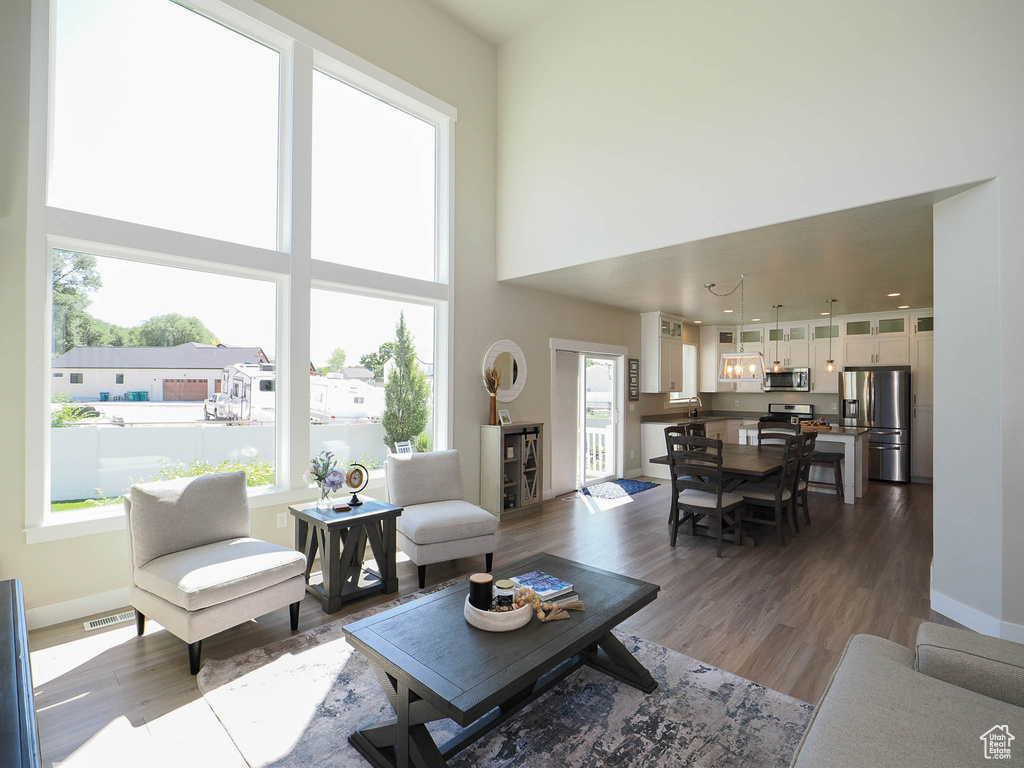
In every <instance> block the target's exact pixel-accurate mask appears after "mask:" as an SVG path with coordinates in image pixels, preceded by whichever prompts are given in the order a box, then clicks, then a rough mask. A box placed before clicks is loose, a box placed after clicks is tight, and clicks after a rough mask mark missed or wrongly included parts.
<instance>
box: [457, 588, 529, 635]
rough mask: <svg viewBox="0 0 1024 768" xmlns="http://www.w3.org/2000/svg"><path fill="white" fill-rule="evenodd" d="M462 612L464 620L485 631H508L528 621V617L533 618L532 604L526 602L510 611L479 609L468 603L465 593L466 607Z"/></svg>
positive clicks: (467, 596)
mask: <svg viewBox="0 0 1024 768" xmlns="http://www.w3.org/2000/svg"><path fill="white" fill-rule="evenodd" d="M463 613H464V614H465V616H466V621H468V622H469V623H470V624H472V625H473V626H474V627H476V628H477V629H482V630H484V631H486V632H510V631H512V630H513V629H519V628H521V627H525V626H526V625H527V624H529V623H530V619H532V618H533V606H532V605H530V604H529V603H527V604H526V605H524V606H523V607H522V608H516V609H514V610H511V611H481V610H480V609H479V608H475V607H474V606H472V605H470V604H469V595H466V608H465V610H464V611H463Z"/></svg>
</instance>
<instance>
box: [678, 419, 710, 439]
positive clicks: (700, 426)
mask: <svg viewBox="0 0 1024 768" xmlns="http://www.w3.org/2000/svg"><path fill="white" fill-rule="evenodd" d="M683 429H685V430H686V434H688V435H689V436H690V437H707V436H708V425H707V424H705V423H704V422H703V421H700V422H697V423H696V424H686V425H684V426H683Z"/></svg>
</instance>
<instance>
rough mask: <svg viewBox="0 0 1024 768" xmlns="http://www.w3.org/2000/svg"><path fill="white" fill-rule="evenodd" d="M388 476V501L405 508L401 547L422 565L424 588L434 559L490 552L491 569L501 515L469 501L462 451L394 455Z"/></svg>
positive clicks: (400, 525)
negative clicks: (465, 488) (463, 474)
mask: <svg viewBox="0 0 1024 768" xmlns="http://www.w3.org/2000/svg"><path fill="white" fill-rule="evenodd" d="M385 481H386V483H387V494H388V501H389V502H390V503H391V504H395V505H397V506H400V507H403V511H402V514H401V515H400V516H399V517H398V520H397V521H396V527H397V529H398V548H399V549H400V550H402V551H403V552H405V554H407V555H408V556H409V559H410V560H412V561H413V562H414V563H416V565H417V566H419V584H420V589H423V587H424V586H426V579H427V566H428V565H430V564H431V563H441V562H444V561H445V560H455V559H456V558H459V557H473V556H475V555H486V567H487V570H488V571H490V570H491V564H492V561H493V557H494V546H495V544H496V542H497V539H498V535H497V534H498V519H497V518H496V517H495V516H494V515H492V514H491V513H490V512H488V511H486V510H484V509H481V508H480V507H478V506H476V504H470V503H469V502H468V501H465V500H464V498H463V496H464V493H463V489H462V467H461V466H460V465H459V452H458V451H434V452H432V453H405V454H397V455H396V454H392V455H390V456H388V459H387V466H386V469H385Z"/></svg>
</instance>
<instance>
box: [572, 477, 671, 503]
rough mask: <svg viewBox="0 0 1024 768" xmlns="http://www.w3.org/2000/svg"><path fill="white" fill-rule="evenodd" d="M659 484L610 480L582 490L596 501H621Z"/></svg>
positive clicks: (644, 481)
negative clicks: (624, 497) (625, 497)
mask: <svg viewBox="0 0 1024 768" xmlns="http://www.w3.org/2000/svg"><path fill="white" fill-rule="evenodd" d="M657 487H658V483H649V482H647V481H646V480H623V479H622V478H621V477H620V478H619V479H618V480H610V481H609V482H607V483H595V484H594V485H589V486H587V487H585V488H582V489H580V490H581V492H582V493H583V494H584V495H585V496H593V497H594V498H595V499H621V498H622V497H623V496H632V495H633V494H636V493H640V492H642V491H648V490H650V489H651V488H657Z"/></svg>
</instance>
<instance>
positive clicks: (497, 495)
mask: <svg viewBox="0 0 1024 768" xmlns="http://www.w3.org/2000/svg"><path fill="white" fill-rule="evenodd" d="M509 449H511V457H510V456H509V454H508V451H509ZM543 452H544V425H543V424H539V423H535V424H505V425H497V426H493V427H492V426H489V425H487V424H484V425H482V426H481V427H480V506H481V507H483V508H484V509H486V510H487V511H488V512H490V513H491V514H492V515H494V516H495V517H497V518H498V519H499V520H507V519H509V518H513V517H519V516H520V515H525V514H527V513H529V512H532V511H534V510H535V509H536V508H537V507H538V506H540V504H541V503H542V502H543V501H544V490H543V489H544V453H543Z"/></svg>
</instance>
